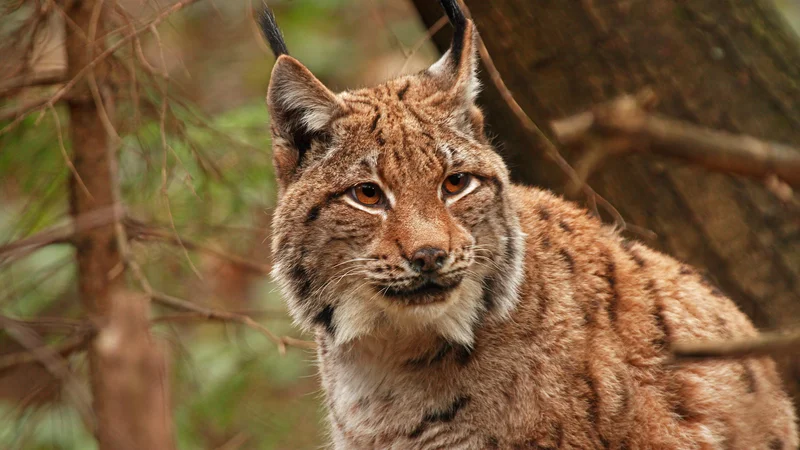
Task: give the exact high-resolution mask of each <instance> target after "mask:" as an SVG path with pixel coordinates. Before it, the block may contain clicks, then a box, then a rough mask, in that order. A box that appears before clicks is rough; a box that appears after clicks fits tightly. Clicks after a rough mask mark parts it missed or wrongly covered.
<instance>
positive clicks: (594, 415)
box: [582, 364, 600, 426]
mask: <svg viewBox="0 0 800 450" xmlns="http://www.w3.org/2000/svg"><path fill="white" fill-rule="evenodd" d="M582 378H583V381H584V382H585V383H586V388H587V389H588V392H587V393H586V397H585V400H586V418H587V419H588V420H589V422H590V423H592V424H593V425H595V426H597V423H598V422H597V420H598V416H599V414H600V403H599V400H598V398H597V387H596V386H595V381H594V378H592V375H591V373H590V371H589V367H588V364H587V367H586V372H585V373H584V374H583V375H582Z"/></svg>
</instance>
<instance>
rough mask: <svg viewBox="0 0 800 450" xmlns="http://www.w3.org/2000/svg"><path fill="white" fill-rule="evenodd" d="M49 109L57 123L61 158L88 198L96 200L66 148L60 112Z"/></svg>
mask: <svg viewBox="0 0 800 450" xmlns="http://www.w3.org/2000/svg"><path fill="white" fill-rule="evenodd" d="M48 109H49V110H50V112H51V113H52V115H53V122H55V126H56V137H58V149H59V150H60V151H61V157H62V158H64V164H66V165H67V167H68V168H69V171H70V173H71V174H72V176H73V177H74V178H75V181H76V182H77V183H78V186H80V187H81V189H83V193H84V194H86V196H87V197H89V198H91V199H94V197H92V193H91V192H89V188H87V187H86V183H84V182H83V178H81V175H80V174H79V173H78V171H77V170H75V164H73V163H72V159H70V157H69V155H68V154H67V147H66V146H64V133H63V132H62V131H61V119H59V118H58V111H56V108H55V107H53V106H51V107H50V108H48Z"/></svg>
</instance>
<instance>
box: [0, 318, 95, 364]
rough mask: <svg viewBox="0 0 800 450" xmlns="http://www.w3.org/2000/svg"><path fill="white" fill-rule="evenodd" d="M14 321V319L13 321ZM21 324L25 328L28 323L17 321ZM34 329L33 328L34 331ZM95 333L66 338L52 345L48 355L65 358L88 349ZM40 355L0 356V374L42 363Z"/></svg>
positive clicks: (22, 353)
mask: <svg viewBox="0 0 800 450" xmlns="http://www.w3.org/2000/svg"><path fill="white" fill-rule="evenodd" d="M11 320H13V319H11ZM16 322H19V323H20V324H21V325H23V326H27V323H26V322H21V321H16ZM32 328H33V327H31V329H32ZM93 334H94V333H89V332H86V331H81V332H78V333H76V334H74V335H72V336H69V337H66V338H64V339H63V340H61V341H60V342H58V343H57V344H54V345H51V346H50V347H49V349H48V350H47V352H48V353H52V354H55V355H59V356H60V357H62V358H64V357H67V356H69V355H71V354H72V353H75V352H79V351H82V350H85V349H86V346H87V345H89V342H90V341H91V340H92V335H93ZM41 362H42V361H41V358H40V355H38V354H37V353H35V352H33V351H31V350H25V351H22V352H15V353H7V354H5V355H0V373H3V372H4V371H6V370H8V369H11V368H14V367H17V366H21V365H25V364H33V363H41Z"/></svg>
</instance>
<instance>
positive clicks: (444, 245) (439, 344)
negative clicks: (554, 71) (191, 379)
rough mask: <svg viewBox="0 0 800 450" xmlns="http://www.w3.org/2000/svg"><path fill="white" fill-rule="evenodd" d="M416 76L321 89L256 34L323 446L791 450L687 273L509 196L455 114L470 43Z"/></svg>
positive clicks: (470, 121) (755, 367) (461, 101)
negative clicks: (681, 348)
mask: <svg viewBox="0 0 800 450" xmlns="http://www.w3.org/2000/svg"><path fill="white" fill-rule="evenodd" d="M442 4H443V6H444V8H445V11H446V12H447V14H448V16H449V18H450V21H451V23H452V24H453V25H454V27H455V35H454V38H453V43H452V45H451V48H450V50H449V51H448V52H447V53H446V54H445V55H444V56H443V57H442V59H441V60H439V61H438V62H437V63H435V64H434V65H433V66H431V67H430V68H429V69H428V70H426V71H424V72H422V73H419V74H415V75H410V76H404V77H401V78H398V79H394V80H391V81H388V82H386V83H384V84H382V85H380V86H376V87H373V88H368V89H360V90H354V91H346V92H342V93H333V92H331V91H330V90H329V89H328V88H326V87H325V86H324V85H323V84H322V83H321V82H320V81H319V80H317V79H316V78H315V77H314V76H313V75H312V74H311V72H309V71H308V69H306V68H305V67H304V66H303V65H302V64H300V63H299V62H298V61H297V60H295V59H293V58H292V57H291V56H288V54H287V50H286V46H285V44H284V43H283V39H282V37H281V35H280V32H279V31H278V28H277V26H276V25H275V21H274V18H273V17H272V15H271V13H269V12H267V13H266V14H265V16H264V20H263V24H262V25H263V27H264V29H265V34H266V35H267V38H268V40H269V41H270V44H271V47H272V48H273V51H274V52H275V53H276V56H278V60H277V62H276V64H275V68H274V69H273V73H272V78H271V81H270V88H269V93H268V96H267V102H268V105H269V109H270V114H271V118H272V124H271V126H272V138H273V157H274V166H275V171H276V176H277V179H278V183H279V186H280V194H279V197H280V198H279V203H278V207H277V210H276V212H275V214H274V227H273V230H274V238H273V251H274V256H275V266H274V276H275V278H276V279H277V280H278V281H279V283H280V285H281V289H282V293H283V294H284V296H285V297H286V299H287V302H288V304H289V307H290V310H291V313H292V315H293V317H294V318H295V320H296V322H297V323H298V324H299V325H301V326H303V327H305V328H306V329H309V330H313V331H314V333H315V335H316V341H317V344H318V349H319V350H318V357H319V361H320V374H321V379H322V385H323V387H324V390H325V393H326V399H327V409H328V415H329V421H330V427H331V435H332V441H333V446H334V447H335V448H337V449H386V448H391V449H442V448H446V449H490V448H497V449H522V448H530V449H534V448H536V449H555V448H575V449H590V448H614V449H623V448H627V449H651V448H654V449H655V448H672V449H712V448H725V449H770V450H776V449H787V450H788V449H794V448H796V447H797V445H798V440H797V429H796V424H795V416H794V412H793V411H794V410H793V407H792V404H791V402H790V400H789V399H788V397H787V395H786V393H785V392H784V391H783V389H782V387H781V383H780V380H779V377H778V375H777V374H776V370H775V365H774V363H773V361H771V360H770V359H769V358H752V359H746V360H741V361H725V362H703V363H693V364H689V365H681V366H674V365H670V364H667V362H668V361H667V360H668V352H667V350H668V347H669V345H670V343H671V342H673V341H676V340H690V339H712V338H736V337H745V336H754V335H756V333H757V332H756V330H755V329H754V327H753V326H752V324H751V323H750V322H749V321H748V319H747V318H746V317H745V316H744V315H743V314H742V313H741V312H740V311H739V310H738V309H737V308H736V306H735V305H734V304H733V303H732V302H731V301H730V300H729V299H728V298H726V297H725V296H724V295H723V294H722V293H721V292H720V291H719V290H718V289H716V288H715V287H714V286H713V285H712V284H710V283H708V282H707V281H706V280H705V279H704V278H703V277H702V276H701V275H700V274H698V273H697V271H695V270H694V269H692V268H691V267H689V266H687V265H685V264H681V263H679V262H677V261H676V260H674V259H672V258H670V257H668V256H665V255H663V254H660V253H658V252H655V251H653V250H650V249H649V248H647V247H646V246H644V245H642V244H640V243H637V242H634V241H628V240H625V239H622V238H621V237H620V236H619V235H618V234H617V233H616V232H615V231H614V230H612V229H611V228H609V227H607V226H605V225H603V224H602V223H600V221H598V220H597V219H595V218H593V217H592V216H591V215H589V214H588V213H587V212H586V211H584V210H582V209H580V208H578V207H577V206H575V205H573V204H571V203H569V202H566V201H564V200H562V199H560V198H557V197H556V196H554V195H552V194H550V193H547V192H545V191H542V190H538V189H533V188H527V187H522V186H518V185H514V184H512V183H511V182H510V180H509V174H508V169H507V168H506V166H505V164H504V163H503V160H502V159H501V158H500V156H499V155H498V154H497V152H496V151H495V149H493V148H492V147H491V145H490V144H489V142H488V141H487V139H486V138H485V136H484V132H483V115H482V113H481V111H480V110H479V109H478V107H477V106H476V104H475V97H476V95H477V93H478V90H479V89H478V88H479V86H478V82H477V80H476V76H475V69H476V65H477V56H476V34H475V33H476V32H475V28H474V25H473V24H472V23H471V22H470V21H469V20H467V19H465V18H464V16H463V15H462V14H461V12H460V11H459V9H458V7H457V3H456V2H455V1H443V2H442Z"/></svg>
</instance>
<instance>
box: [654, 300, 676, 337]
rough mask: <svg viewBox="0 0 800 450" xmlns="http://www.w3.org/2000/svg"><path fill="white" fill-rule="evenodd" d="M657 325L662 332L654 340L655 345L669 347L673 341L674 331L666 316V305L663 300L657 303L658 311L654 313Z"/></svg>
mask: <svg viewBox="0 0 800 450" xmlns="http://www.w3.org/2000/svg"><path fill="white" fill-rule="evenodd" d="M653 317H654V319H655V322H656V326H657V327H658V329H659V331H660V332H661V333H660V335H659V336H658V337H657V338H656V339H655V340H654V341H653V345H655V346H657V347H661V348H667V347H668V346H669V343H670V342H671V341H672V332H671V331H670V328H669V325H668V324H667V320H666V318H665V317H664V305H662V304H661V302H657V303H656V312H655V314H653Z"/></svg>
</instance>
